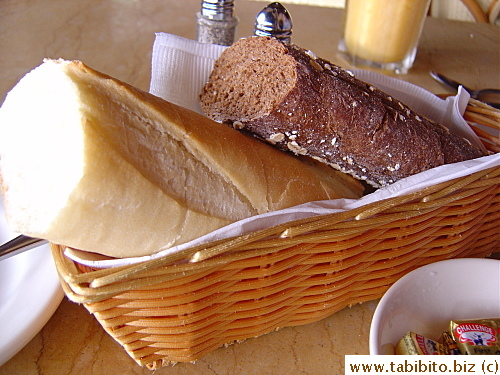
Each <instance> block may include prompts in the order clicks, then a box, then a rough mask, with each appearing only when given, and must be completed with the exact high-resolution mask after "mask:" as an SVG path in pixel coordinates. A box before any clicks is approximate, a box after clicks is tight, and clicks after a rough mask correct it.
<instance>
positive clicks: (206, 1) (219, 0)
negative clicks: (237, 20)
mask: <svg viewBox="0 0 500 375" xmlns="http://www.w3.org/2000/svg"><path fill="white" fill-rule="evenodd" d="M233 9H234V1H233V0H202V2H201V15H202V16H203V17H205V18H207V19H210V20H228V19H231V18H233Z"/></svg>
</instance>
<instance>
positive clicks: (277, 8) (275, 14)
mask: <svg viewBox="0 0 500 375" xmlns="http://www.w3.org/2000/svg"><path fill="white" fill-rule="evenodd" d="M254 35H258V36H271V37H274V38H276V39H279V40H282V41H283V42H288V43H290V40H291V36H292V18H291V17H290V14H289V13H288V11H287V10H286V9H285V7H284V6H283V5H281V4H280V3H278V2H274V3H272V4H269V5H268V6H266V7H265V8H264V9H262V11H261V12H260V13H259V14H258V15H257V17H256V18H255V28H254Z"/></svg>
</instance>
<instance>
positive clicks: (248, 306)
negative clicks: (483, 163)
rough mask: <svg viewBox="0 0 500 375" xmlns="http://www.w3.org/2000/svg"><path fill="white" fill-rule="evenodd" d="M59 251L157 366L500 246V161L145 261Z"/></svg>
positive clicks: (491, 145) (481, 117) (128, 344)
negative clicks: (89, 259)
mask: <svg viewBox="0 0 500 375" xmlns="http://www.w3.org/2000/svg"><path fill="white" fill-rule="evenodd" d="M464 117H465V118H466V119H467V120H468V121H470V122H474V123H482V124H485V125H489V126H491V127H493V128H496V129H498V128H500V125H499V124H500V112H499V111H496V110H493V109H491V108H490V107H486V106H484V105H482V104H480V103H477V102H475V101H471V105H470V106H469V107H468V109H467V113H466V115H465V116H464ZM478 135H480V137H482V141H483V142H484V143H485V145H486V147H487V148H488V149H490V150H491V151H493V152H498V151H499V149H498V148H499V147H500V145H499V139H498V137H492V136H490V135H489V134H488V133H482V132H481V131H478ZM51 248H52V253H53V256H54V259H55V262H56V266H57V269H58V272H59V274H60V277H61V282H62V285H63V288H64V291H65V293H66V295H67V296H68V298H69V299H70V300H72V301H74V302H77V303H83V304H84V306H85V307H86V308H87V309H88V311H89V312H91V313H92V314H93V315H94V316H95V317H96V318H97V320H98V321H99V322H100V324H101V325H102V326H103V327H104V329H105V330H106V331H107V332H108V333H109V334H110V335H111V336H112V337H113V338H115V340H116V341H118V342H119V343H120V344H121V345H122V346H123V347H124V348H125V350H126V351H127V352H128V354H129V355H130V356H131V357H132V358H133V359H134V360H135V361H136V362H137V363H138V364H139V365H141V366H147V367H148V368H150V369H155V368H158V367H162V366H165V365H168V364H171V363H175V362H191V361H194V360H196V359H198V358H200V357H202V356H204V355H206V354H207V353H209V352H211V351H213V350H215V349H216V348H218V347H220V346H222V345H224V344H228V343H232V342H234V341H239V340H244V339H247V338H250V337H256V336H259V335H262V334H265V333H268V332H270V331H274V330H276V329H278V328H281V327H286V326H296V325H303V324H307V323H311V322H315V321H318V320H320V319H322V318H325V317H326V316H328V315H330V314H333V313H335V312H336V311H339V310H341V309H343V308H344V307H346V306H348V305H353V304H357V303H361V302H364V301H368V300H373V299H377V298H380V297H381V296H382V294H383V293H384V292H385V291H386V290H387V288H388V287H389V286H391V285H392V284H393V283H394V282H395V281H396V280H397V279H399V278H400V277H401V276H403V275H404V274H406V273H408V272H409V271H411V270H413V269H415V268H417V267H420V266H423V265H425V264H428V263H432V262H436V261H440V260H444V259H449V258H459V257H484V256H487V255H489V254H491V253H494V252H499V251H500V166H497V167H494V168H492V169H488V170H484V171H481V172H478V173H475V174H472V175H469V176H468V177H466V178H462V179H459V180H452V181H448V182H445V183H441V184H439V185H435V186H432V187H431V188H428V189H426V190H423V191H419V192H418V193H414V194H411V195H406V196H402V197H398V198H391V199H388V200H385V201H382V202H377V203H374V204H371V205H365V206H363V207H361V208H359V209H353V210H351V211H347V212H343V213H338V214H331V215H323V216H319V217H314V218H309V219H303V220H298V221H293V222H288V223H286V224H282V225H278V226H276V227H272V228H270V229H266V230H261V231H258V232H253V233H250V234H248V235H243V236H239V237H236V238H231V239H227V240H223V241H218V242H212V243H209V244H206V245H204V246H198V247H195V248H191V249H188V250H185V251H182V252H181V253H178V254H174V255H170V256H166V257H163V258H160V259H155V260H150V261H146V262H142V263H139V264H136V265H130V266H122V267H116V268H112V269H101V270H90V269H86V268H85V267H82V266H81V265H79V264H77V263H74V262H73V261H71V260H70V259H69V258H67V257H66V256H64V254H63V252H64V249H65V248H64V246H59V245H54V244H52V245H51Z"/></svg>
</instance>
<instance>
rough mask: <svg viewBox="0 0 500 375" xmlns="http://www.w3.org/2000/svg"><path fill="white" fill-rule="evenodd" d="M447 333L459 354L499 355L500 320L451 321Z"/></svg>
mask: <svg viewBox="0 0 500 375" xmlns="http://www.w3.org/2000/svg"><path fill="white" fill-rule="evenodd" d="M449 332H450V334H451V335H452V337H453V339H454V340H455V342H456V343H457V346H458V349H459V350H460V353H461V354H472V355H488V354H489V355H500V318H499V319H477V320H452V321H451V322H450V326H449Z"/></svg>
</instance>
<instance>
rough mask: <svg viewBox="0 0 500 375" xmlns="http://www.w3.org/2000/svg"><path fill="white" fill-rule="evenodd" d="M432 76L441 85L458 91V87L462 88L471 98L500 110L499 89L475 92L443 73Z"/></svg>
mask: <svg viewBox="0 0 500 375" xmlns="http://www.w3.org/2000/svg"><path fill="white" fill-rule="evenodd" d="M430 74H431V77H432V78H434V79H435V80H436V81H438V82H439V83H442V84H444V85H446V86H448V87H451V88H452V89H454V90H458V87H459V86H462V87H463V88H464V90H465V91H467V92H468V93H469V94H470V96H471V98H474V99H477V100H480V101H482V102H485V103H486V104H489V105H491V106H492V107H495V108H498V109H500V90H497V89H482V90H473V89H471V88H469V87H467V86H464V85H462V84H461V83H460V82H457V81H454V80H453V79H451V78H448V77H446V76H445V75H443V74H441V73H438V72H430ZM492 99H493V100H492Z"/></svg>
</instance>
